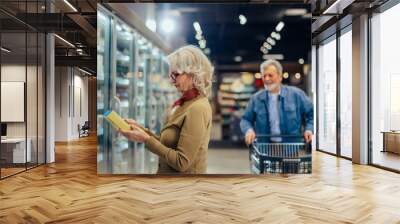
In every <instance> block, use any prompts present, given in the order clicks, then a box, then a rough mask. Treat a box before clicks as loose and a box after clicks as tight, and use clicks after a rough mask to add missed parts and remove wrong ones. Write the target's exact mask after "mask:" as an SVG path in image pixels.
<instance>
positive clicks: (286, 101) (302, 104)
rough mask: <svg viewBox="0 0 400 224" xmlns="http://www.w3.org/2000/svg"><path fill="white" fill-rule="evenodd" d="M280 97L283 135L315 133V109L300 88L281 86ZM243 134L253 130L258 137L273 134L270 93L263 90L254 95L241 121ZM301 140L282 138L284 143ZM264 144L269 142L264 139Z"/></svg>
mask: <svg viewBox="0 0 400 224" xmlns="http://www.w3.org/2000/svg"><path fill="white" fill-rule="evenodd" d="M280 88H281V93H280V95H279V102H280V103H279V105H280V108H279V118H280V119H279V120H280V122H279V126H280V130H281V134H282V135H302V134H303V133H302V124H303V122H304V131H306V130H307V131H311V132H313V129H314V119H313V116H314V109H313V104H312V102H311V100H310V99H309V98H308V97H307V95H306V94H305V93H304V92H303V91H302V90H301V89H299V88H297V87H292V86H286V85H281V87H280ZM240 128H241V129H242V132H243V133H244V134H246V132H247V131H248V130H249V129H250V128H252V129H254V131H255V132H256V134H257V135H269V134H270V133H271V130H270V124H269V114H268V92H267V90H261V91H259V92H257V93H256V94H255V95H253V96H252V97H251V99H250V101H249V104H248V105H247V108H246V110H245V112H244V115H243V117H242V120H241V121H240ZM299 140H301V139H294V138H282V141H283V142H295V141H299ZM262 141H263V142H269V140H266V139H263V140H262Z"/></svg>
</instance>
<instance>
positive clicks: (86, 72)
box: [78, 67, 92, 75]
mask: <svg viewBox="0 0 400 224" xmlns="http://www.w3.org/2000/svg"><path fill="white" fill-rule="evenodd" d="M78 70H79V71H81V72H83V73H85V74H88V75H92V73H90V72H88V71H85V70H83V69H81V68H79V67H78Z"/></svg>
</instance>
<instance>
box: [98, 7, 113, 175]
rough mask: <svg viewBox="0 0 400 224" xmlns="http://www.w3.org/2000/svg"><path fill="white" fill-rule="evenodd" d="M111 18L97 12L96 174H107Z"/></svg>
mask: <svg viewBox="0 0 400 224" xmlns="http://www.w3.org/2000/svg"><path fill="white" fill-rule="evenodd" d="M110 29H111V17H110V16H109V15H108V14H107V13H105V12H102V11H98V12H97V172H98V173H109V172H110V170H109V166H107V164H108V159H109V158H110V156H109V155H108V153H109V151H108V150H107V148H108V147H107V146H108V142H107V141H108V138H106V137H105V136H108V124H107V122H106V121H105V120H104V119H103V114H104V112H105V111H106V110H108V109H109V106H108V105H109V103H108V102H109V98H108V96H109V95H108V92H109V91H108V88H107V86H108V85H109V82H108V81H109V79H108V78H107V79H106V78H105V77H109V76H110V64H109V61H110V52H109V48H108V47H107V45H108V43H110V33H111V31H110Z"/></svg>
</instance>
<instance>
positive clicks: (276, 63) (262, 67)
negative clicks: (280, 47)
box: [260, 59, 283, 76]
mask: <svg viewBox="0 0 400 224" xmlns="http://www.w3.org/2000/svg"><path fill="white" fill-rule="evenodd" d="M271 65H272V66H275V68H276V70H277V71H278V73H279V75H280V76H282V73H283V69H282V65H281V63H279V61H276V60H273V59H269V60H266V61H264V62H263V63H262V64H261V65H260V72H261V74H262V73H263V72H264V70H265V69H267V68H268V67H269V66H271Z"/></svg>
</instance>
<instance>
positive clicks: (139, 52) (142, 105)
mask: <svg viewBox="0 0 400 224" xmlns="http://www.w3.org/2000/svg"><path fill="white" fill-rule="evenodd" d="M135 39H136V41H135V46H136V51H135V53H136V57H135V58H136V63H135V66H136V68H135V75H134V85H133V86H134V98H133V113H134V115H133V117H134V119H135V120H136V121H137V122H138V123H140V124H141V125H142V126H146V113H147V111H146V97H147V96H146V75H147V73H148V61H147V55H148V50H149V49H148V47H149V42H148V41H147V40H146V39H144V38H143V37H142V36H140V34H138V33H136V34H135ZM134 147H135V151H134V158H135V161H134V163H135V166H134V167H135V171H136V173H150V172H149V171H148V170H149V169H148V167H149V166H150V164H148V163H146V153H147V152H146V149H145V146H144V144H143V143H134Z"/></svg>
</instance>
